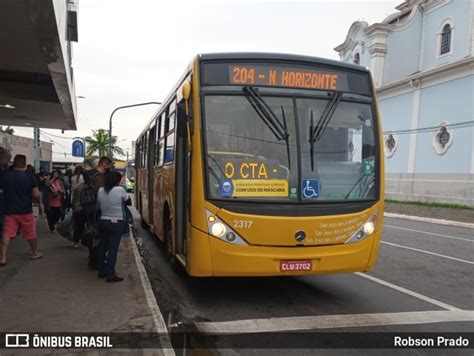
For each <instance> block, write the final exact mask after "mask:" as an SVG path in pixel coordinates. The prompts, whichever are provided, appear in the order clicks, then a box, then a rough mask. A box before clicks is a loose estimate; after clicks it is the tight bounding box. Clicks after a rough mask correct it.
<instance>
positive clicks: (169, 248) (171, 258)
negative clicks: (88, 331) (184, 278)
mask: <svg viewBox="0 0 474 356" xmlns="http://www.w3.org/2000/svg"><path fill="white" fill-rule="evenodd" d="M165 222H166V224H165V228H164V232H165V248H166V257H167V259H168V262H169V264H170V265H171V268H172V269H173V271H175V272H181V271H182V266H181V264H180V263H179V262H178V259H177V258H176V256H175V255H174V252H173V251H174V239H173V225H172V221H171V218H170V217H168V216H167V217H166V219H165Z"/></svg>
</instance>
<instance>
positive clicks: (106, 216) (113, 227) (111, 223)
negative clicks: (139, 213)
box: [97, 171, 132, 283]
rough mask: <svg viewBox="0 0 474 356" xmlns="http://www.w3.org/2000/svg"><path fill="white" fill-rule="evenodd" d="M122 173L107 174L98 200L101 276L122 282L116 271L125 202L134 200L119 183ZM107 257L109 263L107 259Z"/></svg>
mask: <svg viewBox="0 0 474 356" xmlns="http://www.w3.org/2000/svg"><path fill="white" fill-rule="evenodd" d="M121 178H122V175H121V174H120V173H119V172H117V171H112V172H109V173H107V174H106V175H105V181H104V187H103V188H100V189H99V192H98V194H97V202H98V204H99V207H100V211H101V216H100V221H99V231H100V243H99V247H98V255H97V256H98V259H97V261H98V267H99V278H106V282H107V283H113V282H121V281H123V278H122V277H118V276H117V274H116V273H115V264H116V262H117V253H118V248H119V245H120V240H121V237H122V234H123V231H124V224H125V217H124V204H125V205H131V204H132V201H131V199H130V197H129V196H128V194H127V191H126V190H125V189H124V188H123V187H121V186H120V185H119V183H120V179H121ZM106 259H107V263H105V260H106Z"/></svg>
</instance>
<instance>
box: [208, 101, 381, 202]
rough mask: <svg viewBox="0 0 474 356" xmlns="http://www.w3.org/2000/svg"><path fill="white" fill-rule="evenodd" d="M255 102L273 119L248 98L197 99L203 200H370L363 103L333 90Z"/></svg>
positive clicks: (371, 153) (368, 128)
mask: <svg viewBox="0 0 474 356" xmlns="http://www.w3.org/2000/svg"><path fill="white" fill-rule="evenodd" d="M261 99H262V100H263V104H264V105H266V106H267V107H268V109H270V110H269V111H270V112H271V114H272V115H273V119H271V120H272V122H273V123H272V122H270V123H269V122H268V121H269V118H268V117H267V119H266V120H265V118H266V115H262V114H261V113H259V107H258V105H256V103H255V102H253V101H252V100H249V99H248V95H245V94H242V95H224V94H223V95H216V94H213V95H206V96H205V99H204V113H205V117H204V119H205V120H204V122H205V128H206V129H205V132H206V146H207V147H206V154H207V176H208V179H207V181H208V194H209V198H211V199H229V200H239V201H241V200H269V201H290V202H291V201H305V202H314V203H317V202H321V201H337V200H339V201H341V200H342V201H347V200H351V201H354V200H367V199H375V198H376V179H375V177H376V167H375V162H376V160H375V125H374V120H373V116H372V106H371V104H369V103H363V102H354V101H349V100H345V99H344V97H343V96H342V98H340V95H339V96H338V98H337V99H338V100H334V98H333V97H330V96H328V98H321V97H317V98H299V97H284V96H271V95H264V96H262V97H261ZM257 104H258V103H257ZM328 108H332V112H330V115H328V114H327V111H328ZM325 112H326V113H325ZM267 116H268V115H267ZM275 123H276V124H278V125H280V124H281V126H284V135H283V134H281V135H279V134H275V132H274V131H275V126H277V125H276V124H275Z"/></svg>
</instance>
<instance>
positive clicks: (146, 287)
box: [130, 228, 175, 356]
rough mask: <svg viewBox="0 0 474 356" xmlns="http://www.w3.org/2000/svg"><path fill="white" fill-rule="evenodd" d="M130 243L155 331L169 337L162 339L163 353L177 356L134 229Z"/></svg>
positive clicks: (131, 232) (167, 355) (168, 355)
mask: <svg viewBox="0 0 474 356" xmlns="http://www.w3.org/2000/svg"><path fill="white" fill-rule="evenodd" d="M130 241H131V243H132V251H133V255H134V257H135V262H136V264H137V268H138V273H139V274H140V280H141V283H142V287H143V291H144V292H145V298H146V301H147V304H148V307H149V308H150V311H151V314H152V316H153V323H154V324H155V328H156V329H155V331H156V332H157V333H160V334H161V335H167V336H166V337H163V338H160V341H161V342H162V346H163V349H161V352H162V354H163V355H165V356H175V352H174V350H173V346H172V345H171V341H170V339H169V333H168V328H167V327H166V323H165V321H164V319H163V314H161V311H160V308H159V306H158V303H157V302H156V298H155V294H154V293H153V289H152V288H151V283H150V279H149V278H148V274H147V273H146V270H145V266H144V265H143V262H142V257H141V256H140V253H139V251H138V247H137V243H136V241H135V237H134V235H133V229H132V228H131V229H130Z"/></svg>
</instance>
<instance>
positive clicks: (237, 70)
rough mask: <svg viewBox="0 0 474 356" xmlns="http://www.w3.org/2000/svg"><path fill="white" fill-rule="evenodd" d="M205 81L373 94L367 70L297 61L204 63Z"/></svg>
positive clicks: (203, 81) (207, 83)
mask: <svg viewBox="0 0 474 356" xmlns="http://www.w3.org/2000/svg"><path fill="white" fill-rule="evenodd" d="M201 78H202V85H204V86H208V85H233V86H234V85H235V86H240V85H242V86H247V85H255V86H262V87H279V88H292V89H309V90H330V91H342V92H352V93H357V94H363V95H371V86H370V76H369V73H368V72H363V71H356V70H346V69H345V68H338V67H336V66H335V67H334V68H333V67H331V66H323V65H317V64H315V65H308V64H296V63H268V62H267V63H265V62H260V63H249V62H232V63H229V62H223V63H222V62H221V63H215V62H212V63H206V62H204V63H203V66H202V77H201Z"/></svg>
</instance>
